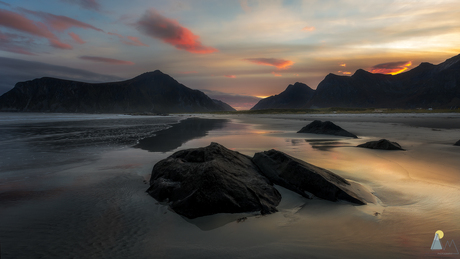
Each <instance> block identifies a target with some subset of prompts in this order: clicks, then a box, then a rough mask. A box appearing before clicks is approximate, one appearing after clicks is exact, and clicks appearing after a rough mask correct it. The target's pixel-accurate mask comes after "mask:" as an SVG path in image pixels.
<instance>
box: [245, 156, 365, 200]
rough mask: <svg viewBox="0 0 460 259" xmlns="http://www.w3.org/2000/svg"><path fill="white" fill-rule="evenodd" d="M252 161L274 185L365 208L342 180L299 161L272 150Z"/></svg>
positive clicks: (326, 171)
mask: <svg viewBox="0 0 460 259" xmlns="http://www.w3.org/2000/svg"><path fill="white" fill-rule="evenodd" d="M252 161H253V162H254V163H255V164H256V165H257V166H258V167H259V168H260V170H261V171H262V173H263V174H264V175H265V176H266V177H267V178H268V179H270V180H271V181H272V182H273V183H275V184H278V185H281V186H283V187H285V188H287V189H289V190H292V191H294V192H296V193H298V194H300V195H302V196H304V197H307V198H308V197H310V194H313V195H314V196H316V197H318V198H321V199H325V200H329V201H337V200H345V201H349V202H352V203H355V204H360V205H364V204H366V201H365V199H364V198H362V197H360V196H359V195H358V193H357V192H356V191H355V189H356V188H355V187H356V186H355V185H352V184H351V183H350V182H349V181H347V180H345V179H344V178H342V177H340V176H338V175H336V174H334V173H332V172H330V171H328V170H326V169H323V168H320V167H317V166H314V165H312V164H309V163H307V162H304V161H302V160H300V159H297V158H294V157H291V156H289V155H287V154H285V153H283V152H280V151H276V150H274V149H272V150H269V151H264V152H259V153H256V154H255V155H254V157H253V158H252Z"/></svg>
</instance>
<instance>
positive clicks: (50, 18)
mask: <svg viewBox="0 0 460 259" xmlns="http://www.w3.org/2000/svg"><path fill="white" fill-rule="evenodd" d="M20 10H22V11H23V12H25V13H28V14H32V15H35V16H37V17H39V18H42V19H43V20H44V21H45V23H46V24H48V25H49V26H50V27H51V28H53V29H54V30H56V31H60V32H62V31H65V30H67V29H69V28H71V27H77V28H82V29H92V30H95V31H100V32H103V30H102V29H99V28H97V27H94V26H93V25H91V24H88V23H85V22H81V21H78V20H75V19H73V18H70V17H67V16H63V15H55V14H51V13H46V12H36V11H31V10H27V9H24V8H20Z"/></svg>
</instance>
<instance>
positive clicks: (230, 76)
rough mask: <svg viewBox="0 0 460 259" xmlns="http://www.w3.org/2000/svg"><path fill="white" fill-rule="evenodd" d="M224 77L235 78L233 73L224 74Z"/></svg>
mask: <svg viewBox="0 0 460 259" xmlns="http://www.w3.org/2000/svg"><path fill="white" fill-rule="evenodd" d="M224 76H225V77H228V78H236V76H235V75H224Z"/></svg>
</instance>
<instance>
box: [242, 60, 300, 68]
mask: <svg viewBox="0 0 460 259" xmlns="http://www.w3.org/2000/svg"><path fill="white" fill-rule="evenodd" d="M245 60H246V61H249V62H252V63H255V64H259V65H265V66H274V67H276V68H278V69H288V68H289V67H290V66H292V65H293V64H294V62H292V61H290V60H285V59H276V58H247V59H245Z"/></svg>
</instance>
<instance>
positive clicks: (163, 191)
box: [147, 143, 281, 218]
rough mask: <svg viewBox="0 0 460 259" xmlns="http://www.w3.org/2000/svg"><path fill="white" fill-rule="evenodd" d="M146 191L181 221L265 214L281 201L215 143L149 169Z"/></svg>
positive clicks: (243, 161) (245, 161)
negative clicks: (179, 217) (230, 214)
mask: <svg viewBox="0 0 460 259" xmlns="http://www.w3.org/2000/svg"><path fill="white" fill-rule="evenodd" d="M147 192H148V193H149V194H150V195H151V196H152V197H154V198H155V199H156V200H158V201H160V202H168V203H169V206H170V208H171V209H172V210H174V211H175V212H176V213H178V214H180V215H183V216H185V217H187V218H196V217H200V216H205V215H211V214H216V213H240V212H255V211H260V213H261V214H268V213H273V212H276V211H277V209H276V206H277V205H278V204H279V202H280V200H281V195H280V193H279V192H278V191H277V190H276V189H275V188H274V187H273V186H272V184H271V183H270V181H269V180H268V179H267V178H266V177H264V176H263V175H262V174H261V173H260V171H259V169H258V167H257V166H256V165H254V164H253V163H252V162H251V159H250V158H249V157H247V156H245V155H242V154H240V153H238V152H235V151H231V150H228V149H227V148H225V147H223V146H221V145H219V144H217V143H211V145H209V146H207V147H202V148H194V149H187V150H181V151H178V152H176V153H174V154H172V155H171V156H170V157H168V158H166V159H164V160H161V161H160V162H158V163H157V164H155V166H154V167H153V170H152V176H151V179H150V188H149V189H148V190H147Z"/></svg>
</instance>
